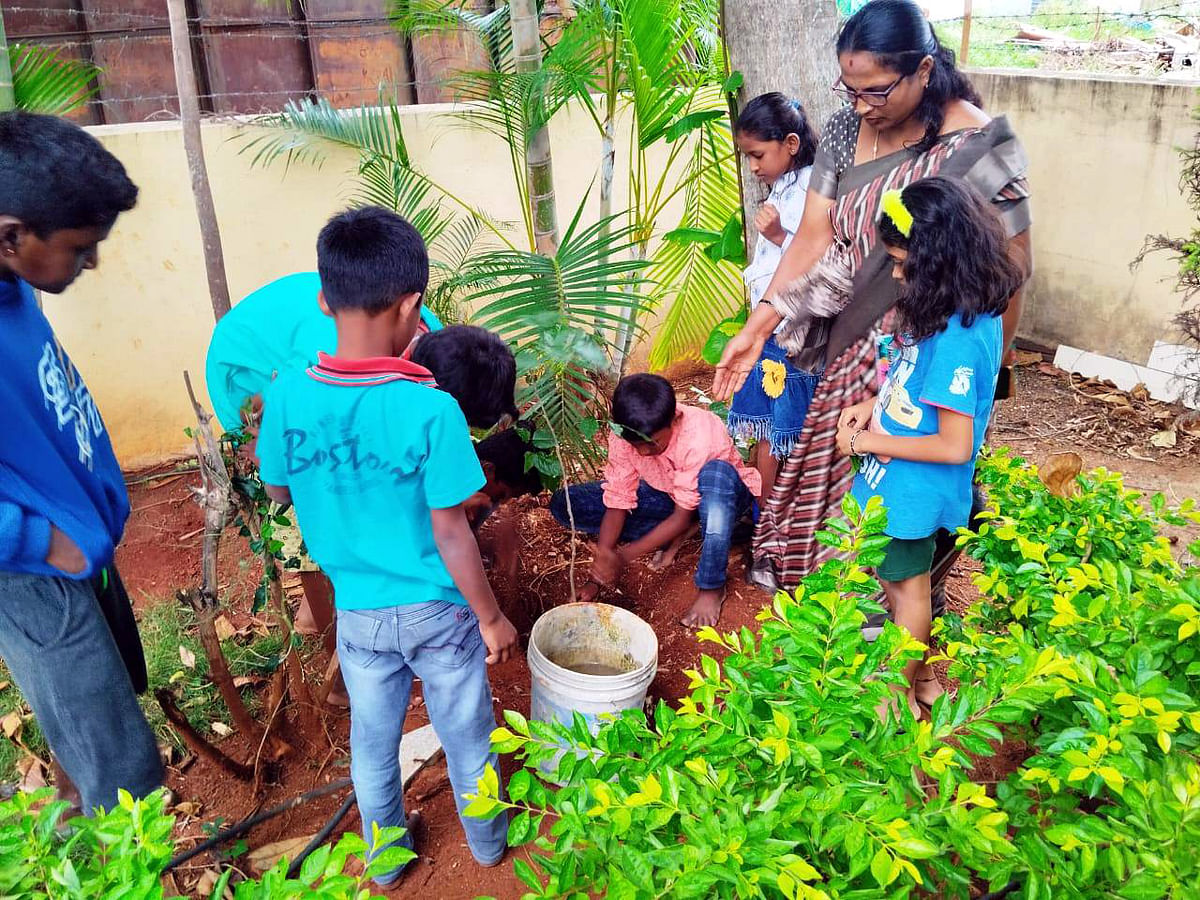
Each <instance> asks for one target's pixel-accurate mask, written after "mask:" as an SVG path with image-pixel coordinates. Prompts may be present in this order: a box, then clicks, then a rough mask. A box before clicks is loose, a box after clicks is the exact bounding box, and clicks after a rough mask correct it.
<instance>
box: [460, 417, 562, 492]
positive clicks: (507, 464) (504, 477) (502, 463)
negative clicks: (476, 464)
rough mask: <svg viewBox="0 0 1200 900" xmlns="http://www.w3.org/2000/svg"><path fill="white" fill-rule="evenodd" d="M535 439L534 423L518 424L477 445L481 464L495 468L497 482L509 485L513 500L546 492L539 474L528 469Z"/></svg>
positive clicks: (476, 450) (476, 449) (530, 468)
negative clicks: (527, 459) (527, 465)
mask: <svg viewBox="0 0 1200 900" xmlns="http://www.w3.org/2000/svg"><path fill="white" fill-rule="evenodd" d="M532 435H533V424H532V423H531V422H517V423H516V424H514V425H513V427H512V428H506V429H504V431H498V432H496V433H495V434H493V435H492V436H491V437H486V438H484V439H483V440H482V441H480V442H479V443H478V444H476V445H475V453H476V455H477V456H478V457H479V460H480V462H490V463H491V464H492V466H493V467H494V468H495V470H496V480H497V481H499V482H500V483H502V484H504V485H507V486H508V489H509V491H511V492H512V495H513V496H514V497H522V496H524V495H525V494H540V493H541V492H542V491H543V490H544V489H545V486H544V485H543V484H542V476H541V475H540V474H539V473H538V470H537V469H535V468H532V467H526V465H525V457H526V454H528V453H533V452H534V446H533V440H532Z"/></svg>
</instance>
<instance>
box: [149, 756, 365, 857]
mask: <svg viewBox="0 0 1200 900" xmlns="http://www.w3.org/2000/svg"><path fill="white" fill-rule="evenodd" d="M350 786H351V781H350V779H349V778H339V779H338V780H337V781H331V782H329V784H326V785H322V786H321V787H319V788H317V789H316V790H312V791H309V792H308V793H307V794H301V795H300V796H298V797H293V798H292V799H291V800H289V801H287V802H286V803H281V804H279V805H278V806H273V807H271V808H270V809H268V810H265V811H263V812H260V813H256V814H255V815H253V816H250V817H248V818H245V819H243V820H242V821H240V822H238V823H237V824H236V825H233V826H231V827H230V828H226V829H225V830H224V831H222V832H220V833H218V834H216V835H214V836H213V837H211V838H209V839H208V840H207V841H204V842H203V843H200V844H197V845H196V846H195V847H193V848H192V849H191V850H185V851H184V852H183V853H180V854H179V855H178V856H176V857H175V858H174V859H172V860H171V861H170V862H169V863H167V865H166V868H164V869H163V874H164V875H165V874H166V873H167V872H170V871H171V870H172V869H174V868H175V867H176V866H179V865H182V864H183V863H185V862H187V861H188V860H189V859H194V858H195V857H197V856H199V855H200V854H201V853H204V852H206V851H208V850H211V849H213V848H214V847H219V846H220V845H221V844H224V843H225V842H226V841H229V840H232V839H233V838H235V837H238V836H240V835H242V834H245V833H246V832H247V831H249V830H250V829H251V828H253V827H254V826H255V825H259V824H261V823H263V822H265V821H267V820H268V819H273V818H275V817H276V816H278V815H282V814H283V813H285V812H288V811H289V810H292V809H295V808H296V807H298V806H303V805H304V804H305V803H307V802H308V801H309V800H315V799H317V798H318V797H324V796H325V795H326V794H332V793H334V792H335V791H340V790H341V789H342V788H348V787H350ZM349 799H350V800H351V801H352V800H353V799H354V794H353V793H351V795H350V798H349ZM347 802H349V801H347ZM347 808H348V807H347ZM343 815H345V813H343ZM335 824H336V823H335ZM330 830H332V829H330ZM306 852H311V850H307V848H306Z"/></svg>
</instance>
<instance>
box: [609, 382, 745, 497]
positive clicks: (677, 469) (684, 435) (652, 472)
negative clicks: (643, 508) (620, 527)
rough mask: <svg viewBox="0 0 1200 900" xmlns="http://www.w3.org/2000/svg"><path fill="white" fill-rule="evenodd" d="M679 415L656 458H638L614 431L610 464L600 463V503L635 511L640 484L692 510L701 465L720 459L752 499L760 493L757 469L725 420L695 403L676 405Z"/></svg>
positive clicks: (698, 493)
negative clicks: (735, 441)
mask: <svg viewBox="0 0 1200 900" xmlns="http://www.w3.org/2000/svg"><path fill="white" fill-rule="evenodd" d="M679 412H680V414H681V416H680V418H679V419H678V420H677V421H676V423H675V428H674V430H673V431H672V432H671V441H670V443H669V444H667V449H666V450H664V451H663V452H662V453H660V454H658V455H657V456H640V455H638V452H637V451H636V450H634V449H633V446H632V445H631V444H629V443H628V442H627V441H623V440H621V438H619V437H617V436H616V435H611V436H610V437H609V439H608V464H607V465H606V466H605V467H604V505H605V506H607V507H608V508H609V509H635V508H636V507H637V489H638V482H639V481H645V482H646V484H648V485H650V487H652V488H654V489H655V490H659V491H662V492H664V493H666V494H670V495H671V499H672V500H674V501H675V505H676V506H679V507H681V508H683V509H696V508H697V507H698V506H699V505H700V492H699V490H698V482H699V479H700V470H701V469H702V468H703V467H704V464H705V463H707V462H711V461H712V460H714V459H721V460H724V461H725V462H727V463H729V464H730V465H732V466H733V467H734V468H735V469H737V473H738V475H739V476H740V477H741V479H742V483H743V484H744V485H746V488H747V490H749V491H750V493H751V494H753V495H754V496H755V497H757V496H759V494H761V493H762V477H761V476H760V475H759V473H758V470H757V469H753V468H751V467H750V466H747V465H746V464H745V463H744V462H742V457H741V456H740V455H739V454H738V452H737V448H736V447H734V446H733V440H732V438H730V437H729V432H728V431H727V430H726V429H725V423H724V422H722V421H721V420H720V419H719V418H718V417H717V416H716V415H715V414H713V413H710V412H709V411H708V410H706V409H699V408H697V407H695V406H682V405H681V406H680V407H679Z"/></svg>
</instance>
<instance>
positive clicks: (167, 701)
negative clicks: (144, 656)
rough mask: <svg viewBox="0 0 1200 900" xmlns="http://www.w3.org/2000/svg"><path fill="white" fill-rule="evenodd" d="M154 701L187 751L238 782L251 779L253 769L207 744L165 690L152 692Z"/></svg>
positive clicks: (171, 695) (172, 696) (173, 696)
mask: <svg viewBox="0 0 1200 900" xmlns="http://www.w3.org/2000/svg"><path fill="white" fill-rule="evenodd" d="M154 699H156V700H157V701H158V705H159V706H160V707H161V708H162V711H163V715H164V716H166V718H167V721H168V722H170V723H171V725H173V726H174V728H175V730H176V731H177V732H179V736H180V737H181V738H183V742H184V743H185V744H187V745H188V749H189V750H191V751H192V752H193V753H195V754H196V755H197V756H199V757H202V758H203V759H206V760H208V761H209V762H210V763H212V764H213V765H215V766H218V767H219V768H221V769H223V770H224V771H226V772H228V773H229V774H230V775H232V776H233V777H234V778H236V779H237V780H238V781H250V780H251V779H253V777H254V770H253V769H251V768H250V767H249V766H248V765H246V764H244V763H240V762H238V761H237V760H235V759H231V758H230V757H229V756H228V755H227V754H225V753H224V752H223V751H221V750H219V749H218V748H217V747H214V746H213V745H212V744H211V743H209V741H208V739H207V738H205V737H204V735H202V734H201V733H200V732H198V731H197V730H196V729H195V728H193V727H192V723H191V722H189V721H188V720H187V716H185V715H184V714H183V711H182V710H181V709H180V708H179V706H178V705H176V703H175V695H174V694H172V693H171V692H170V691H169V690H167V689H166V688H159V689H158V690H156V691H155V692H154Z"/></svg>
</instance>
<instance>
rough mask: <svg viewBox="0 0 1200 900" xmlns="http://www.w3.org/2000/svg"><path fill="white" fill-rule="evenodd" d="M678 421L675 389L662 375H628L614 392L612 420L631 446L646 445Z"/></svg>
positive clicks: (641, 373)
mask: <svg viewBox="0 0 1200 900" xmlns="http://www.w3.org/2000/svg"><path fill="white" fill-rule="evenodd" d="M674 419H675V389H674V388H673V387H671V382H669V381H667V379H665V378H663V377H662V376H661V375H650V374H648V373H646V372H639V373H638V374H637V375H626V376H625V377H624V378H622V379H621V380H620V381H619V382H617V389H616V390H615V391H613V399H612V420H613V422H614V423H615V424H616V425H617V426H619V427H620V434H621V436H622V437H623V438H625V440H627V441H629V443H631V444H644V443H646V442H648V441H649V440H650V439H651V438H652V437H654V435H655V433H656V432H659V431H662V430H663V429H664V428H666V427H667V426H668V425H670V424H671V422H672V421H673V420H674Z"/></svg>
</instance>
